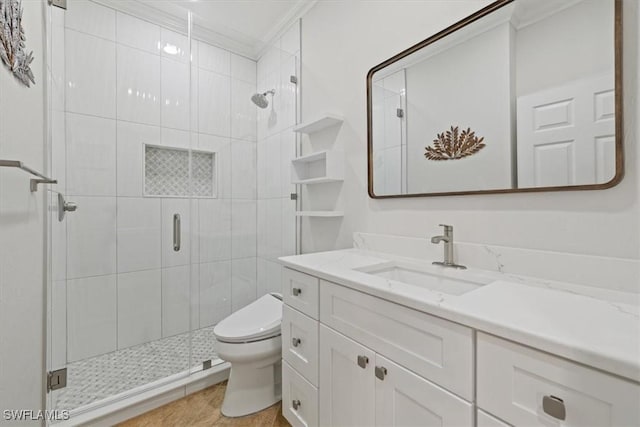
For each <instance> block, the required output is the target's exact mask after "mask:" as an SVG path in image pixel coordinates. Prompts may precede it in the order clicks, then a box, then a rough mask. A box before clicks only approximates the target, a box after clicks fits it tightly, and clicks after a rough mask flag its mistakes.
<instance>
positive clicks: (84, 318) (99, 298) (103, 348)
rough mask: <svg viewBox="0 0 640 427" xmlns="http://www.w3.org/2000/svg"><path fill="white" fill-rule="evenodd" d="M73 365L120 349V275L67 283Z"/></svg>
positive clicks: (69, 337) (68, 318)
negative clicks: (117, 344) (118, 282)
mask: <svg viewBox="0 0 640 427" xmlns="http://www.w3.org/2000/svg"><path fill="white" fill-rule="evenodd" d="M67 328H68V330H67V339H68V349H67V358H68V361H69V362H75V361H77V360H81V359H86V358H88V357H92V356H97V355H100V354H104V353H109V352H111V351H114V350H115V349H116V276H115V275H109V276H97V277H87V278H84V279H76V280H69V281H68V282H67Z"/></svg>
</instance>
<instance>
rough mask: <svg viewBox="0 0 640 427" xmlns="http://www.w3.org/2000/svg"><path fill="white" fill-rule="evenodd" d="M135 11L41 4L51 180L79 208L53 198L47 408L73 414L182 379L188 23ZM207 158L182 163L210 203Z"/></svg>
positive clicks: (187, 349) (185, 368)
mask: <svg viewBox="0 0 640 427" xmlns="http://www.w3.org/2000/svg"><path fill="white" fill-rule="evenodd" d="M135 3H137V2H135V1H113V2H108V1H104V2H103V1H101V2H100V3H98V2H93V1H86V0H83V1H68V8H67V10H66V11H63V10H62V9H58V8H55V7H51V8H49V15H50V21H49V24H50V30H49V31H48V37H49V41H50V43H49V46H50V49H51V51H50V55H49V70H50V73H51V76H50V78H51V85H50V86H51V89H50V93H49V99H50V107H49V110H50V118H51V121H50V123H51V126H50V148H51V150H50V151H51V170H52V171H53V172H54V173H55V175H56V176H57V177H60V180H59V184H58V186H57V187H56V188H57V189H58V191H60V193H61V195H63V196H64V198H65V199H66V200H67V201H70V202H75V203H77V204H78V210H77V211H76V212H68V213H67V214H66V216H65V217H64V218H63V219H62V220H61V221H60V220H59V218H58V209H57V207H58V196H57V194H54V193H52V197H51V201H50V206H51V207H52V209H51V218H50V227H49V229H50V236H49V248H50V249H49V260H50V264H51V267H50V276H49V277H50V278H51V281H50V284H49V286H50V290H51V292H50V293H49V295H50V300H49V356H48V365H49V369H60V368H67V371H68V374H67V375H68V376H67V387H66V388H63V389H61V390H57V391H54V392H52V393H51V394H50V401H49V408H50V409H57V410H70V411H71V414H72V416H74V415H76V414H79V413H82V412H85V411H87V410H90V409H93V408H96V407H100V406H102V405H104V404H106V403H109V402H113V401H114V400H116V399H121V398H123V397H126V396H128V395H132V394H135V393H137V392H140V391H143V390H148V389H151V388H154V387H157V386H158V385H159V384H162V383H166V382H167V381H170V380H174V379H175V378H179V377H184V376H187V375H188V374H189V360H190V357H191V329H192V328H191V324H192V303H191V302H192V286H191V284H192V277H191V274H192V270H193V269H194V264H192V260H193V259H194V256H193V255H192V252H193V251H194V248H197V245H194V243H193V241H194V240H195V239H194V235H193V227H194V217H192V206H193V201H192V194H193V188H192V186H191V164H192V162H194V160H193V158H192V152H191V140H192V138H191V135H190V132H189V131H190V123H191V111H190V105H191V93H190V87H191V86H190V80H191V76H190V65H189V64H190V58H191V45H190V38H189V34H190V31H189V25H190V23H189V22H190V21H189V19H188V13H187V11H186V10H185V12H184V16H183V18H182V19H181V20H179V21H178V20H172V24H171V25H172V26H171V28H169V27H167V26H166V25H163V24H162V23H160V22H154V21H153V19H151V17H148V16H135V10H136V7H135ZM145 147H146V148H145ZM150 153H151V154H155V155H156V157H155V160H159V161H158V162H156V163H153V162H150V160H149V154H150ZM166 154H171V155H173V157H171V156H166ZM176 155H177V157H176ZM193 155H195V154H193ZM163 156H164V157H163ZM207 156H211V154H206V153H204V154H202V153H198V154H197V159H198V160H197V161H196V162H194V163H197V164H198V183H199V185H198V189H199V195H202V194H203V193H207V192H208V193H207V194H206V195H208V196H209V197H212V196H213V191H212V189H213V185H214V182H215V181H214V180H213V178H214V175H213V165H212V163H211V161H212V158H211V157H207ZM176 160H180V161H176ZM207 161H209V163H207ZM150 164H153V166H154V168H150V167H149V165H150ZM177 166H180V167H177ZM145 172H146V173H145ZM206 173H209V174H210V175H209V181H207V180H206V179H205V174H206ZM149 177H152V178H153V180H152V182H151V184H153V185H151V186H150V185H149V184H150V182H149ZM203 188H204V189H203ZM195 259H196V260H197V258H195ZM195 265H197V264H195Z"/></svg>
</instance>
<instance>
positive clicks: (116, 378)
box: [53, 326, 217, 410]
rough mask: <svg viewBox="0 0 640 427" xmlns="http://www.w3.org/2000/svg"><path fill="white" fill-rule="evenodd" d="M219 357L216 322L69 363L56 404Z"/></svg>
mask: <svg viewBox="0 0 640 427" xmlns="http://www.w3.org/2000/svg"><path fill="white" fill-rule="evenodd" d="M190 339H192V343H193V344H192V355H191V356H192V363H191V367H198V366H202V362H204V361H205V360H210V359H211V360H213V361H214V363H215V359H217V355H216V353H215V352H214V348H215V337H214V335H213V326H212V327H209V328H202V329H199V330H197V331H194V332H193V333H192V334H191V338H190V334H189V333H185V334H181V335H175V336H172V337H168V338H163V339H160V340H157V341H153V342H150V343H146V344H142V345H139V346H135V347H130V348H125V349H122V350H117V351H115V352H113V353H108V354H103V355H100V356H96V357H92V358H89V359H84V360H79V361H77V362H72V363H69V364H68V365H67V387H66V388H64V389H62V390H60V391H57V392H54V395H53V396H54V397H53V399H54V402H53V408H55V409H58V410H73V409H77V408H80V407H82V406H86V405H89V404H91V403H94V402H97V401H100V400H102V399H105V398H108V397H112V396H115V395H117V394H120V393H123V392H126V391H129V390H131V389H134V388H136V387H140V386H143V385H145V384H149V383H152V382H154V381H157V380H160V379H163V378H166V377H168V376H171V375H174V374H178V373H181V372H185V371H186V370H187V367H188V366H189V362H188V361H189V340H190Z"/></svg>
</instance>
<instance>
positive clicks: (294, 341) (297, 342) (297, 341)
mask: <svg viewBox="0 0 640 427" xmlns="http://www.w3.org/2000/svg"><path fill="white" fill-rule="evenodd" d="M291 344H292V345H293V346H294V347H297V346H299V345H300V344H302V340H301V339H300V338H291Z"/></svg>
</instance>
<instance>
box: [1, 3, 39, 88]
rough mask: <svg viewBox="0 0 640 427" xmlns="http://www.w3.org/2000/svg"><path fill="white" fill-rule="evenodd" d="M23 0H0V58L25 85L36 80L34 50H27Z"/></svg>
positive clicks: (29, 84)
mask: <svg viewBox="0 0 640 427" xmlns="http://www.w3.org/2000/svg"><path fill="white" fill-rule="evenodd" d="M25 40H26V37H25V35H24V28H23V27H22V1H21V0H0V59H2V62H3V63H4V64H5V65H6V66H7V67H8V68H9V69H10V70H11V72H12V73H13V75H14V76H15V77H16V78H17V79H18V80H19V81H20V82H21V83H22V84H24V85H25V86H27V87H29V86H31V83H33V84H35V83H36V81H35V79H34V77H33V72H32V71H31V62H32V61H33V52H29V53H27V52H26V50H25Z"/></svg>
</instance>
